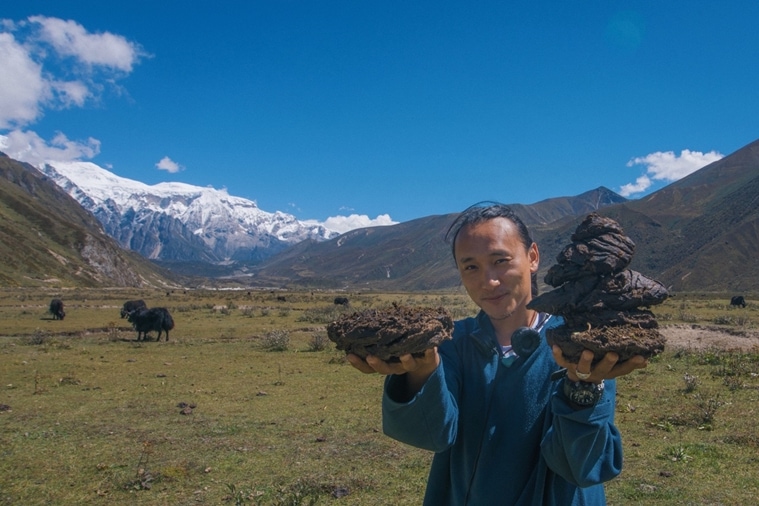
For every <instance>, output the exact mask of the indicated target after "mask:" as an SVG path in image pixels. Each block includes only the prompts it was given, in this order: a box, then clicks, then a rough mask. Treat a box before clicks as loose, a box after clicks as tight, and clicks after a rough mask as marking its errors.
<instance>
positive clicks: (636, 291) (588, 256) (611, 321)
mask: <svg viewBox="0 0 759 506" xmlns="http://www.w3.org/2000/svg"><path fill="white" fill-rule="evenodd" d="M634 250H635V243H633V241H632V240H631V239H630V238H629V237H627V236H626V235H625V234H624V233H623V231H622V227H620V225H619V224H618V223H617V222H616V221H614V220H612V219H610V218H605V217H603V216H600V215H599V214H596V213H592V214H590V215H588V216H587V217H586V218H585V219H584V220H583V222H582V223H581V224H580V225H579V226H578V227H577V229H576V230H575V233H574V234H572V243H571V244H569V245H568V246H566V247H565V248H564V249H563V250H562V252H561V253H560V254H559V255H558V257H557V262H558V263H557V264H556V265H553V266H552V267H551V268H550V269H549V271H548V274H547V275H546V277H545V282H546V283H548V284H549V285H551V286H553V287H555V290H552V291H550V292H548V293H545V294H543V295H540V296H538V297H536V298H535V299H533V300H532V301H531V302H530V303H529V304H528V305H527V307H528V308H530V309H534V310H537V311H542V312H546V313H551V314H554V315H561V316H563V317H564V324H563V325H561V326H559V327H555V328H553V329H549V330H548V331H547V332H546V340H547V341H548V343H549V344H551V345H553V344H557V345H558V346H559V347H560V348H561V349H562V352H563V353H564V356H565V357H566V358H567V359H568V360H569V361H570V362H574V363H577V362H578V361H579V358H580V354H581V353H582V351H583V350H584V349H586V348H587V349H590V350H592V351H593V352H594V354H595V360H599V359H601V358H602V357H603V356H604V355H605V354H606V353H607V352H610V351H614V352H616V353H618V354H619V361H620V362H623V361H625V360H627V359H628V358H630V357H633V356H635V355H643V356H644V357H646V358H648V357H651V356H653V355H656V354H658V353H661V352H662V351H663V350H664V342H665V339H664V336H662V335H661V334H660V333H659V332H658V330H657V328H658V323H657V322H656V319H655V317H654V314H653V313H652V312H651V311H649V310H647V309H641V308H644V307H649V306H652V305H655V304H660V303H662V302H664V300H665V299H666V298H667V295H668V294H667V289H666V288H664V286H663V285H662V284H661V283H659V282H658V281H655V280H653V279H650V278H647V277H646V276H644V275H643V274H641V273H639V272H636V271H633V270H630V269H628V268H627V266H628V265H629V264H630V262H631V260H632V257H633V252H634Z"/></svg>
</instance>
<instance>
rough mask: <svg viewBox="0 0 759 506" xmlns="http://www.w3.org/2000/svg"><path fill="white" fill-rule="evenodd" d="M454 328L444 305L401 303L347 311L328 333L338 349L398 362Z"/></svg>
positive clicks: (441, 338)
mask: <svg viewBox="0 0 759 506" xmlns="http://www.w3.org/2000/svg"><path fill="white" fill-rule="evenodd" d="M452 331H453V319H452V318H451V316H450V314H448V312H447V311H446V310H445V309H443V308H438V309H432V308H419V307H408V306H402V305H398V304H393V306H392V307H391V308H388V309H381V310H380V309H367V310H365V311H361V312H356V313H353V314H350V315H345V316H343V317H341V318H340V319H338V320H337V321H334V322H332V323H330V324H329V325H328V326H327V336H328V337H329V338H330V339H331V340H332V341H334V342H335V344H336V345H337V349H338V350H345V352H346V353H352V354H354V355H358V356H359V357H361V358H366V357H367V355H375V356H377V357H379V358H381V359H382V360H385V361H388V362H398V361H399V359H398V357H400V356H401V355H405V354H408V353H411V354H415V355H417V356H419V355H421V354H423V353H424V351H425V350H427V349H429V348H432V347H433V346H437V345H438V344H440V343H441V342H443V341H444V340H446V339H450V338H451V333H452Z"/></svg>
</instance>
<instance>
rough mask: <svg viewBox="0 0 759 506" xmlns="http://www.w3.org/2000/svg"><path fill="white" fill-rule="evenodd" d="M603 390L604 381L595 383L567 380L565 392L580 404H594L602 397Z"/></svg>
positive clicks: (571, 399) (570, 398) (574, 401)
mask: <svg viewBox="0 0 759 506" xmlns="http://www.w3.org/2000/svg"><path fill="white" fill-rule="evenodd" d="M603 391H604V387H603V383H601V384H599V385H596V384H595V383H584V382H580V381H578V382H576V383H573V382H567V383H566V384H565V390H564V393H565V394H566V396H567V398H568V399H569V400H570V401H571V402H573V403H575V404H577V405H579V406H592V405H594V404H595V403H597V402H598V401H599V399H601V396H602V395H603Z"/></svg>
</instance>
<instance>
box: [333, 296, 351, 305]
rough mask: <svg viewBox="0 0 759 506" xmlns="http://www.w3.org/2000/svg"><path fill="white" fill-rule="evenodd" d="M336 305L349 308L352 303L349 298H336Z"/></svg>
mask: <svg viewBox="0 0 759 506" xmlns="http://www.w3.org/2000/svg"><path fill="white" fill-rule="evenodd" d="M335 305H336V306H348V305H350V302H349V301H348V297H335Z"/></svg>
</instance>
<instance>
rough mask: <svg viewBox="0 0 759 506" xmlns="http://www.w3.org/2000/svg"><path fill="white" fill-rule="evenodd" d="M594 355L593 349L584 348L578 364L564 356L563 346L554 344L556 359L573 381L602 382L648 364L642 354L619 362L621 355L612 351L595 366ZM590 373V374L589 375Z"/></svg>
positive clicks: (554, 356)
mask: <svg viewBox="0 0 759 506" xmlns="http://www.w3.org/2000/svg"><path fill="white" fill-rule="evenodd" d="M593 356H594V355H593V352H592V351H590V350H584V351H583V352H582V355H580V361H579V362H578V363H577V364H573V363H571V362H568V361H567V359H566V358H564V355H563V354H562V352H561V348H559V347H558V346H556V345H554V346H553V358H554V360H556V363H557V364H559V365H560V366H561V367H564V368H565V369H566V370H567V377H568V378H569V379H570V380H572V381H587V382H589V383H601V381H602V380H605V379H613V378H617V377H619V376H624V375H625V374H630V373H631V372H633V371H634V370H635V369H643V368H644V367H646V366H647V365H648V360H646V359H645V358H644V357H643V356H641V355H636V356H634V357H631V358H629V359H628V360H625V361H624V362H622V363H617V361H618V360H619V355H618V354H616V353H614V352H613V351H612V352H609V353H607V354H606V355H604V357H603V358H602V359H601V360H600V361H599V362H598V363H597V364H596V365H595V367H592V363H593ZM578 372H579V374H578ZM588 374H590V375H589V376H588Z"/></svg>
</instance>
